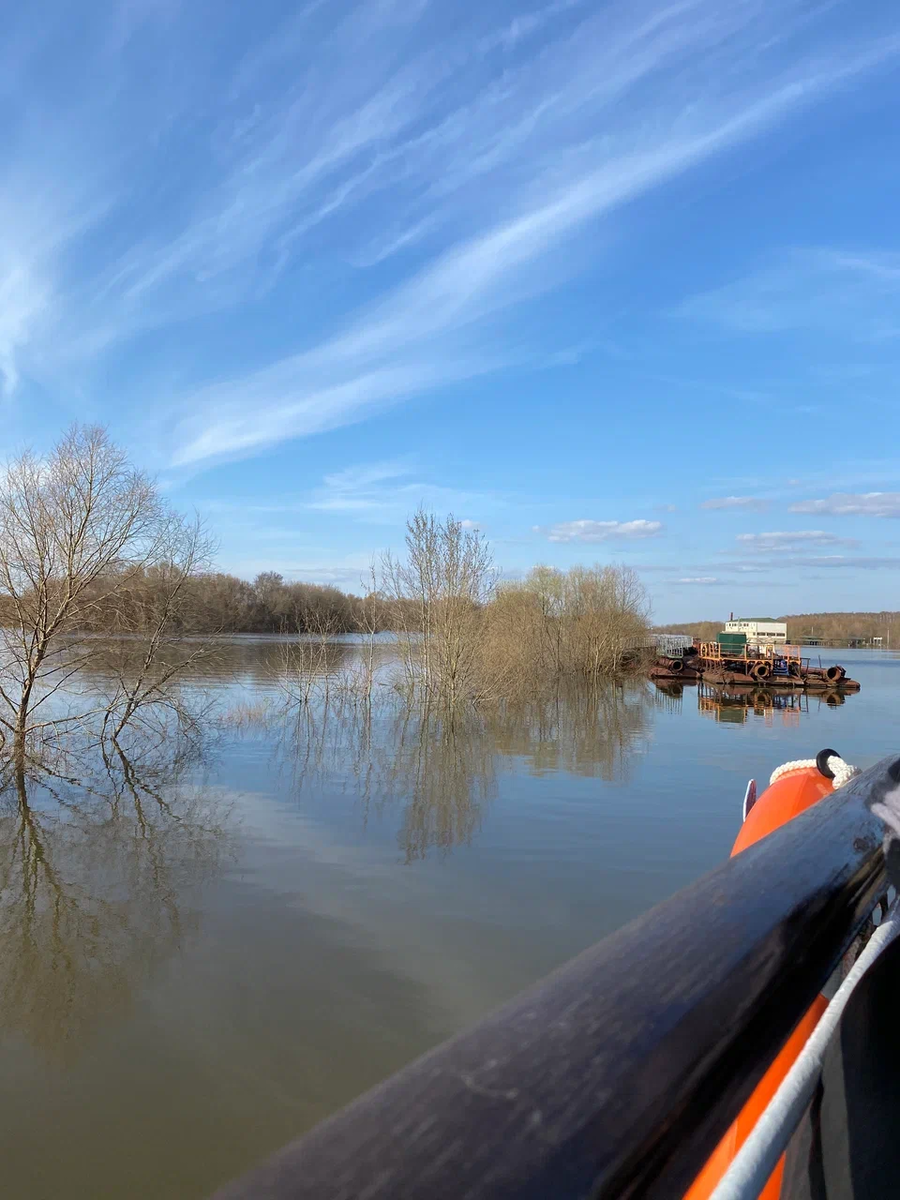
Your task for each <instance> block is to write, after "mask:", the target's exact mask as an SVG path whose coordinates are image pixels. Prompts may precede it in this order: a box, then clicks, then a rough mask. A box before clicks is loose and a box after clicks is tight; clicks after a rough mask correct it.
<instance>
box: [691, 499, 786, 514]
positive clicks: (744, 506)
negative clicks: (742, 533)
mask: <svg viewBox="0 0 900 1200" xmlns="http://www.w3.org/2000/svg"><path fill="white" fill-rule="evenodd" d="M700 507H701V508H709V509H740V510H741V511H743V512H765V511H766V509H767V508H768V507H769V501H768V500H763V499H762V497H760V496H718V497H715V498H713V499H711V500H704V501H703V503H702V504H701V505H700Z"/></svg>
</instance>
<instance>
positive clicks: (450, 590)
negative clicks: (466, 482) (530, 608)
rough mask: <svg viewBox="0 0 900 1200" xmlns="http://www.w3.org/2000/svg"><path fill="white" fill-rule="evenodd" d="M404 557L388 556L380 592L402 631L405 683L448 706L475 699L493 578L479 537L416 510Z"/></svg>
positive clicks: (408, 527) (450, 520) (487, 552)
mask: <svg viewBox="0 0 900 1200" xmlns="http://www.w3.org/2000/svg"><path fill="white" fill-rule="evenodd" d="M406 551H407V553H406V558H405V559H403V560H400V559H397V558H395V557H394V556H393V555H391V554H386V555H385V556H384V557H383V559H382V564H381V566H382V570H381V576H382V580H381V587H382V592H383V593H384V595H385V596H386V597H387V598H388V599H389V600H390V601H392V602H393V604H394V608H395V610H396V617H397V620H398V622H399V623H400V626H401V633H402V634H405V635H406V636H405V638H404V640H403V650H404V661H405V664H406V672H407V678H408V681H409V682H410V683H411V684H412V685H413V686H415V687H420V688H421V689H422V690H423V691H424V693H425V695H426V696H440V697H441V698H442V699H443V700H445V701H447V702H448V703H450V704H456V703H458V702H459V701H461V700H465V699H477V698H478V692H479V690H480V682H481V672H480V668H479V635H480V630H481V623H482V610H483V608H484V605H486V604H487V603H488V602H489V601H490V599H491V597H492V596H493V594H494V590H495V588H496V584H497V572H496V570H495V568H494V562H493V558H492V556H491V552H490V549H489V547H488V545H487V543H486V542H485V540H484V538H483V537H482V536H481V534H480V533H479V532H478V531H477V530H473V529H467V528H465V527H464V526H463V524H462V522H461V521H457V520H456V518H455V517H454V516H453V515H452V514H451V515H449V516H448V517H446V518H445V519H444V520H443V521H442V520H439V519H438V518H437V517H436V516H435V515H434V514H433V513H429V512H426V511H425V510H424V509H421V508H420V509H419V510H418V511H417V512H415V513H414V514H413V515H412V517H410V519H409V520H408V521H407V524H406Z"/></svg>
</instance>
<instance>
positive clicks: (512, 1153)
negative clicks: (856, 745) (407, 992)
mask: <svg viewBox="0 0 900 1200" xmlns="http://www.w3.org/2000/svg"><path fill="white" fill-rule="evenodd" d="M898 779H900V759H898V760H895V759H885V760H884V761H883V762H881V763H879V764H878V765H877V766H875V767H872V768H871V769H870V770H868V771H866V772H864V773H863V774H862V775H860V776H858V777H857V778H856V779H855V780H853V781H852V782H851V783H850V784H849V785H848V786H847V787H846V788H843V789H842V790H841V791H840V792H837V793H835V795H834V796H830V797H828V798H827V799H825V800H823V801H821V802H820V803H819V804H817V805H816V806H815V807H814V808H812V809H808V810H807V811H806V812H805V813H803V814H801V815H800V816H798V817H796V818H795V819H794V820H793V821H791V822H789V823H788V824H787V825H785V826H783V827H782V828H781V829H779V830H777V831H776V832H775V833H773V834H771V835H770V836H769V837H767V838H764V839H763V840H762V841H761V842H758V843H757V844H756V845H754V846H751V847H750V848H749V849H747V850H745V851H744V852H743V853H742V854H740V855H738V856H737V857H735V858H732V859H729V860H728V861H727V862H725V863H723V864H722V866H720V867H718V868H717V869H716V870H714V871H711V872H710V873H709V874H708V875H706V876H704V877H703V878H702V879H700V880H698V882H696V883H694V884H692V885H691V886H690V887H688V888H685V889H684V890H683V891H681V892H679V893H678V894H677V895H675V896H673V897H672V898H671V899H670V900H667V901H666V902H665V903H663V904H660V905H657V907H656V908H654V909H652V910H651V911H650V912H648V913H646V914H645V915H644V916H642V917H640V918H638V919H637V920H636V921H632V922H631V924H629V925H627V926H626V927H625V928H624V929H622V930H620V931H619V932H618V933H615V934H613V935H612V936H611V937H608V938H606V939H605V940H604V941H602V942H600V943H599V944H598V945H596V946H594V947H592V948H591V949H590V950H587V951H586V952H585V953H584V954H582V955H580V956H579V957H578V958H576V959H574V960H573V961H572V962H570V963H568V964H566V965H565V966H564V967H562V968H560V970H558V971H556V972H555V973H554V974H553V975H551V976H549V977H548V978H547V979H545V980H544V981H543V982H541V983H539V984H538V985H537V986H535V987H533V988H531V989H530V990H528V991H527V992H525V993H523V994H522V995H520V996H519V997H517V998H516V999H514V1000H512V1001H511V1002H510V1003H509V1004H507V1005H505V1006H504V1007H503V1008H501V1009H500V1010H498V1011H497V1012H495V1013H494V1014H492V1015H491V1016H489V1017H487V1019H486V1020H484V1021H482V1022H481V1023H480V1024H479V1025H477V1026H476V1027H475V1028H474V1029H472V1030H470V1031H468V1032H466V1033H463V1034H461V1035H459V1036H458V1037H456V1038H453V1039H452V1040H451V1041H449V1042H446V1043H445V1044H443V1045H442V1046H439V1047H438V1048H437V1049H436V1050H433V1051H432V1052H431V1053H430V1054H427V1055H425V1056H424V1057H423V1058H420V1059H418V1060H417V1061H416V1062H414V1063H412V1064H411V1065H410V1066H408V1067H406V1068H405V1069H404V1070H403V1071H400V1072H399V1073H398V1074H397V1075H394V1076H393V1077H392V1078H391V1079H389V1080H387V1082H385V1083H383V1084H381V1085H380V1086H379V1087H377V1088H375V1089H373V1090H372V1091H370V1092H368V1093H367V1094H366V1095H364V1096H363V1097H362V1098H361V1099H359V1100H357V1101H356V1102H355V1103H353V1104H351V1105H350V1106H349V1107H348V1108H346V1109H344V1110H343V1111H342V1112H340V1113H338V1114H337V1115H336V1116H334V1117H332V1118H330V1119H329V1120H327V1121H325V1122H324V1123H323V1124H321V1125H319V1126H318V1127H317V1128H315V1129H314V1130H312V1132H310V1133H309V1134H308V1135H307V1136H306V1137H304V1138H302V1139H300V1140H299V1141H297V1142H294V1143H292V1144H291V1145H289V1146H287V1147H286V1148H285V1149H284V1150H282V1151H281V1152H280V1153H278V1154H277V1155H276V1156H275V1157H273V1158H272V1159H270V1160H269V1161H268V1162H266V1163H264V1164H263V1165H262V1166H261V1167H259V1168H257V1169H256V1170H255V1171H253V1172H251V1174H250V1175H248V1176H247V1177H246V1178H245V1179H243V1180H239V1181H238V1182H236V1183H232V1184H231V1185H229V1186H227V1187H225V1188H224V1189H223V1190H221V1191H220V1192H218V1193H217V1196H216V1200H250V1197H253V1198H254V1200H258V1198H259V1197H269V1198H271V1200H287V1198H288V1197H290V1198H291V1200H313V1198H315V1200H351V1198H352V1200H356V1198H359V1200H362V1198H363V1197H364V1198H365V1200H442V1198H443V1197H455V1198H463V1197H466V1198H470V1200H501V1198H502V1200H511V1198H516V1200H538V1198H540V1200H545V1198H546V1197H554V1200H589V1198H590V1200H613V1198H614V1197H615V1198H616V1200H620V1198H623V1197H638V1196H640V1197H649V1198H658V1200H673V1198H677V1197H678V1196H680V1195H681V1194H682V1193H683V1191H684V1190H685V1188H686V1187H687V1186H688V1185H689V1184H690V1182H691V1180H692V1179H693V1178H694V1177H695V1175H696V1174H697V1172H698V1171H699V1169H700V1167H701V1166H702V1165H703V1163H704V1162H705V1161H706V1159H707V1157H708V1156H709V1154H710V1153H711V1152H712V1150H713V1149H714V1147H715V1145H716V1143H717V1142H718V1140H719V1139H720V1138H721V1136H722V1135H723V1134H724V1132H725V1130H726V1129H727V1128H728V1126H729V1124H730V1123H731V1121H732V1120H733V1119H734V1118H735V1116H736V1115H737V1113H738V1112H739V1111H740V1108H741V1106H742V1105H743V1104H744V1102H745V1101H746V1100H747V1098H748V1096H749V1095H750V1093H751V1091H752V1090H753V1088H754V1087H755V1085H756V1084H757V1083H758V1081H759V1079H760V1078H761V1077H762V1075H763V1073H764V1071H765V1070H766V1068H767V1067H768V1066H769V1064H770V1063H771V1062H772V1060H773V1059H774V1057H775V1055H776V1054H777V1052H778V1050H779V1049H780V1048H781V1046H782V1045H783V1044H784V1042H785V1040H786V1038H787V1036H788V1035H789V1033H790V1031H791V1029H792V1028H793V1027H794V1025H795V1024H796V1023H797V1021H798V1020H799V1018H800V1016H801V1015H802V1014H803V1013H804V1012H805V1010H806V1009H807V1008H808V1006H809V1004H810V1003H811V1002H812V1000H813V998H814V996H815V995H816V993H817V992H818V991H819V990H820V989H821V987H822V986H823V984H824V983H825V981H826V980H827V978H828V976H829V974H830V973H831V972H832V970H833V969H834V967H835V965H836V963H837V962H838V961H839V959H840V956H841V955H842V954H843V952H844V951H845V949H846V948H847V946H848V945H849V944H850V942H851V941H852V939H853V937H854V936H855V934H856V933H857V932H858V930H859V928H860V927H861V925H862V923H863V922H864V921H865V919H866V917H867V916H868V915H869V913H870V912H871V910H872V908H873V906H874V904H875V902H876V900H877V899H878V897H879V896H880V895H881V894H882V893H883V892H884V890H885V888H886V877H885V866H884V855H883V852H882V848H881V846H882V826H881V823H880V822H879V821H878V820H877V819H875V818H874V817H873V816H872V815H871V813H870V811H869V809H868V807H867V801H870V800H871V797H872V796H873V794H881V793H883V791H884V790H886V789H887V787H889V786H895V782H896V780H898Z"/></svg>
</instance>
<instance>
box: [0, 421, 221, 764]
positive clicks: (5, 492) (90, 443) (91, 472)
mask: <svg viewBox="0 0 900 1200" xmlns="http://www.w3.org/2000/svg"><path fill="white" fill-rule="evenodd" d="M208 557H209V546H208V543H207V541H206V539H205V538H204V536H203V533H202V530H201V529H200V527H199V525H196V524H195V525H190V524H189V523H187V522H186V521H185V520H184V518H183V517H181V516H180V515H179V514H177V513H175V512H174V511H173V510H172V509H171V507H170V506H169V505H168V504H166V503H165V501H164V499H163V498H162V496H161V495H160V493H159V490H158V488H157V487H156V485H155V484H154V482H153V481H152V480H151V479H150V478H149V477H148V476H147V475H146V474H145V473H144V472H142V471H140V470H138V469H137V468H135V467H134V466H132V464H131V463H130V462H129V461H128V458H127V456H126V454H125V452H124V451H123V450H121V449H119V448H118V447H117V446H115V445H114V444H113V443H112V442H111V441H110V439H109V437H108V435H107V434H106V432H105V431H104V430H103V429H98V428H91V427H84V426H74V427H73V428H72V429H70V430H69V431H68V433H66V434H65V435H64V436H63V437H62V438H61V440H60V441H59V442H58V443H57V445H56V446H54V448H53V449H52V450H51V451H50V453H49V454H48V455H47V456H46V457H40V456H38V455H35V454H33V453H32V452H30V451H26V452H25V453H23V454H20V455H19V456H18V457H16V458H14V459H11V460H10V461H9V462H8V463H7V464H6V466H5V468H4V469H3V470H2V473H0V605H2V607H3V612H2V621H3V630H2V637H3V641H4V646H3V651H4V652H3V662H2V664H0V736H2V740H3V744H4V746H5V747H6V749H7V751H9V750H10V749H12V752H13V755H14V756H15V757H16V758H17V759H21V758H22V757H24V755H25V752H26V745H27V743H28V741H29V739H30V738H46V737H47V736H48V735H58V734H59V733H61V732H63V731H64V730H65V729H66V728H67V727H72V726H75V725H79V724H80V725H82V726H83V725H84V723H85V722H86V721H87V720H88V719H89V718H90V717H92V716H94V715H96V714H97V713H98V712H100V713H101V714H102V713H104V712H105V711H107V710H108V708H109V704H108V703H106V704H103V703H102V702H100V701H99V698H98V697H97V696H96V695H88V696H87V697H86V698H85V700H84V701H83V703H82V704H81V705H79V704H77V703H74V701H72V700H71V697H70V702H69V704H68V706H67V709H66V711H64V712H60V711H53V709H54V706H53V705H51V704H50V701H51V700H53V698H54V697H58V696H59V695H60V693H63V689H67V685H69V684H71V685H72V687H75V686H76V685H75V684H74V682H73V680H74V677H75V676H76V675H77V673H78V672H79V670H81V669H82V668H83V667H84V666H85V665H86V664H87V663H88V662H89V661H90V660H91V659H92V658H94V657H95V655H96V653H97V648H98V647H97V642H96V641H95V640H94V639H93V638H92V636H91V632H90V631H92V630H93V629H96V628H97V627H106V628H109V627H110V625H112V626H113V627H114V628H115V627H116V625H118V626H119V628H120V630H121V631H123V632H127V633H129V634H131V635H132V636H133V637H138V636H139V637H141V638H144V639H145V644H144V646H143V648H142V653H140V655H139V662H142V663H143V664H144V665H143V674H142V675H141V677H140V678H139V679H138V682H137V685H136V690H135V689H134V688H132V690H131V691H130V692H128V694H127V696H125V697H124V707H122V706H121V701H122V699H123V698H122V696H120V697H119V699H118V700H117V701H116V703H117V704H119V707H120V712H119V719H118V720H117V722H116V724H117V726H118V728H120V729H121V724H120V721H121V720H122V719H124V720H125V721H127V720H128V719H130V717H132V716H133V715H134V713H135V711H137V708H138V707H139V706H140V703H142V702H144V703H145V702H147V701H148V700H149V699H150V698H151V696H152V694H153V693H152V691H148V687H147V685H148V682H149V677H150V675H151V674H152V668H153V666H154V664H155V663H156V662H157V661H158V660H159V656H160V651H161V648H162V646H163V643H164V640H165V634H166V632H167V631H168V630H169V629H170V628H171V627H172V625H173V621H174V618H175V616H176V610H178V608H179V606H180V604H181V603H182V601H183V600H184V599H185V597H186V596H187V590H186V588H185V582H186V581H187V580H188V579H189V578H190V577H191V576H192V575H193V574H194V573H195V572H196V571H198V570H200V569H202V568H203V567H204V566H205V565H206V563H207V560H208ZM151 577H153V578H155V580H156V582H157V584H158V583H159V582H160V578H161V577H162V578H163V579H164V580H165V582H164V586H162V588H161V589H160V588H156V590H155V597H156V598H155V600H154V602H153V604H152V605H151V606H150V609H147V608H144V609H142V608H141V606H140V604H138V603H137V595H138V592H139V591H140V589H141V586H142V585H145V584H146V581H147V580H148V579H150V578H151ZM160 596H161V597H162V599H161V601H160ZM166 677H167V678H168V679H171V678H173V673H169V674H168V675H167V676H166ZM155 679H156V683H157V685H160V683H161V680H160V677H159V676H158V675H157V676H155ZM70 692H71V689H67V693H66V694H70ZM157 694H158V686H157ZM73 705H74V708H73ZM85 705H86V706H87V707H85ZM39 710H40V711H39Z"/></svg>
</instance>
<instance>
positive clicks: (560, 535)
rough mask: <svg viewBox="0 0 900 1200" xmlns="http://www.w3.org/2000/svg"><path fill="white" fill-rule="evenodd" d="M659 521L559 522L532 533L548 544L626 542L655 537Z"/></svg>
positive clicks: (659, 527) (660, 529) (659, 529)
mask: <svg viewBox="0 0 900 1200" xmlns="http://www.w3.org/2000/svg"><path fill="white" fill-rule="evenodd" d="M662 530H663V525H662V522H661V521H643V520H639V521H586V520H581V521H561V522H560V523H559V524H557V525H551V526H550V527H549V528H548V529H544V528H542V527H541V526H540V525H535V526H534V529H533V532H534V533H540V534H543V536H544V537H546V539H547V541H548V542H623V541H624V542H628V541H635V540H641V539H643V538H650V537H657V536H658V535H659V534H660V533H662Z"/></svg>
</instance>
